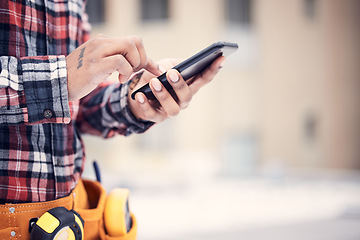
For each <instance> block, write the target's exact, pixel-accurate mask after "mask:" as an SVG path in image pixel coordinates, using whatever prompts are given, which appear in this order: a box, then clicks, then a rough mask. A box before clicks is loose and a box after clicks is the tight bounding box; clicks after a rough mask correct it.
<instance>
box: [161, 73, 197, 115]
mask: <svg viewBox="0 0 360 240" xmlns="http://www.w3.org/2000/svg"><path fill="white" fill-rule="evenodd" d="M166 78H167V79H168V82H169V83H170V85H171V86H172V88H173V89H174V91H175V94H176V96H177V99H178V104H179V106H180V108H181V109H184V108H186V107H187V106H188V105H189V103H190V101H191V98H192V93H191V89H190V87H189V86H188V85H187V83H186V82H185V80H184V79H183V78H182V77H181V75H180V74H179V72H178V71H176V70H175V69H171V70H169V71H168V72H167V74H166Z"/></svg>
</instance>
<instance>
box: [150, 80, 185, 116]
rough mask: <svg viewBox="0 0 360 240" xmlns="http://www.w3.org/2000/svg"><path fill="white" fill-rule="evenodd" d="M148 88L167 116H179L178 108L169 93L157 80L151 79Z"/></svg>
mask: <svg viewBox="0 0 360 240" xmlns="http://www.w3.org/2000/svg"><path fill="white" fill-rule="evenodd" d="M150 88H151V90H152V92H153V94H154V95H155V97H156V99H157V100H158V102H159V104H160V105H161V107H162V109H163V111H165V113H166V115H167V116H169V117H172V116H176V115H177V114H179V112H180V106H179V105H178V103H177V102H176V101H175V99H174V98H173V97H172V96H171V95H170V93H169V92H168V91H167V90H166V89H165V88H164V86H163V85H162V84H161V82H160V81H159V79H157V78H153V79H151V80H150Z"/></svg>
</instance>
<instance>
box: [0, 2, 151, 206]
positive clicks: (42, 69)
mask: <svg viewBox="0 0 360 240" xmlns="http://www.w3.org/2000/svg"><path fill="white" fill-rule="evenodd" d="M84 9H85V3H84V2H83V1H82V0H68V1H60V0H24V1H17V0H8V1H5V0H4V1H0V203H23V202H42V201H49V200H53V199H57V198H60V197H63V196H66V195H68V194H69V193H70V192H71V190H72V189H73V188H74V187H75V185H76V183H77V181H78V179H79V178H80V177H81V173H82V171H83V166H84V160H85V154H84V148H83V143H82V140H81V135H82V134H83V133H90V134H95V135H98V136H102V137H104V138H107V137H112V136H114V135H115V134H122V135H129V134H131V133H134V132H136V133H141V132H144V131H145V130H147V129H148V128H149V127H150V126H151V123H150V122H141V121H137V120H136V119H135V118H134V116H133V115H132V113H131V112H130V110H129V107H128V105H127V94H128V87H129V86H128V84H125V85H120V84H110V83H105V84H102V85H101V86H99V87H98V88H97V89H95V90H94V91H93V92H92V93H90V94H89V95H88V96H86V97H85V98H83V99H81V101H76V102H70V103H69V102H68V95H67V70H66V61H65V55H67V54H69V53H70V52H71V51H73V50H74V49H75V48H76V47H78V46H79V45H80V44H82V43H83V42H84V41H86V40H87V39H88V38H89V34H88V30H89V24H88V22H87V19H86V18H87V15H86V14H85V11H84Z"/></svg>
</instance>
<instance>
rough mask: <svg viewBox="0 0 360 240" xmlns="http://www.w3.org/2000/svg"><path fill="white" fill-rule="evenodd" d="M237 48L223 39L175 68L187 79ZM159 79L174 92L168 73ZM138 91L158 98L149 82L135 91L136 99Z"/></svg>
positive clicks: (133, 94)
mask: <svg viewBox="0 0 360 240" xmlns="http://www.w3.org/2000/svg"><path fill="white" fill-rule="evenodd" d="M237 49H238V45H237V44H236V43H230V42H223V41H221V42H216V43H213V44H211V45H210V46H208V47H207V48H205V49H203V50H202V51H200V52H198V53H197V54H195V55H193V56H192V57H190V58H188V59H186V60H185V61H183V62H181V63H179V64H178V65H176V66H175V67H174V69H176V70H177V71H178V72H179V73H180V74H181V76H182V77H183V78H184V80H185V81H186V80H188V79H190V78H192V77H194V76H195V75H197V74H199V73H201V72H202V71H204V70H205V69H206V68H207V67H208V66H210V64H211V63H212V62H213V61H214V60H215V59H217V58H218V57H220V56H225V57H227V56H229V55H230V54H231V53H233V52H235V51H236V50H237ZM158 79H159V80H160V82H161V83H162V84H163V86H164V87H165V88H166V89H167V90H168V91H169V92H170V93H172V92H173V89H172V87H171V85H170V83H169V82H168V81H167V79H166V73H163V74H162V75H160V76H159V77H158ZM138 92H143V93H144V94H145V96H146V97H147V98H148V99H149V100H155V99H156V98H155V96H154V94H153V93H152V91H151V88H150V86H149V84H148V83H147V84H145V85H144V86H142V87H141V88H139V89H138V90H136V91H134V92H133V93H132V94H131V98H132V99H135V94H136V93H138Z"/></svg>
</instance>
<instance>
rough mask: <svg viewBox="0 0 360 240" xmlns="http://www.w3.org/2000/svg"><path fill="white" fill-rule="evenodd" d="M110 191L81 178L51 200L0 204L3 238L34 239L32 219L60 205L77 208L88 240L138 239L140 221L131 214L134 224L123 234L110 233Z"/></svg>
mask: <svg viewBox="0 0 360 240" xmlns="http://www.w3.org/2000/svg"><path fill="white" fill-rule="evenodd" d="M106 198H107V194H106V192H105V189H104V188H103V187H102V186H101V184H100V183H99V182H97V181H89V180H80V181H79V182H78V184H77V186H76V188H75V189H74V190H73V191H72V192H71V194H70V195H68V196H67V197H64V198H60V199H56V200H54V201H49V202H39V203H25V204H5V205H0V239H24V240H30V232H29V221H30V219H33V218H39V217H40V216H42V215H43V214H44V213H45V212H47V211H49V210H50V209H53V208H56V207H65V208H66V209H68V210H71V209H73V210H75V211H76V212H77V213H79V214H80V216H81V217H82V219H83V220H84V221H85V224H84V239H85V240H135V239H136V230H137V223H136V219H135V217H134V215H133V214H131V220H132V227H131V229H130V231H129V232H128V233H127V234H125V235H123V236H121V237H113V236H109V235H108V234H107V233H106V231H105V227H104V219H103V216H104V209H105V204H106Z"/></svg>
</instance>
